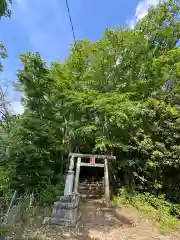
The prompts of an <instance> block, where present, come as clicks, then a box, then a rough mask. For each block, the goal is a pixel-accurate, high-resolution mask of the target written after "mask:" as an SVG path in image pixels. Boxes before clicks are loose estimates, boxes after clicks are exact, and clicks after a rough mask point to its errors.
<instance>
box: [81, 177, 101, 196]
mask: <svg viewBox="0 0 180 240" xmlns="http://www.w3.org/2000/svg"><path fill="white" fill-rule="evenodd" d="M78 192H79V194H80V199H102V198H103V197H104V182H103V180H102V181H96V182H94V181H88V180H85V181H84V182H80V183H79V189H78Z"/></svg>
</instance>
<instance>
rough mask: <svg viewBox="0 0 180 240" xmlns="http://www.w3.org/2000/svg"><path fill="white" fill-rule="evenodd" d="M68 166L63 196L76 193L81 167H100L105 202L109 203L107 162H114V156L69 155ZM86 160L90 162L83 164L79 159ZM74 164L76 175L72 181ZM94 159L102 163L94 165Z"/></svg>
mask: <svg viewBox="0 0 180 240" xmlns="http://www.w3.org/2000/svg"><path fill="white" fill-rule="evenodd" d="M69 157H70V164H69V170H68V174H67V178H66V184H65V188H64V196H67V195H72V194H73V193H75V194H77V193H78V186H79V176H80V168H81V166H86V167H101V168H104V185H105V200H106V202H109V201H110V191H109V172H108V160H115V159H116V157H115V156H108V155H93V154H80V153H70V154H69ZM82 158H83V159H84V158H88V159H90V162H89V163H87V162H83V161H81V159H82ZM76 159H77V162H76V175H75V179H74V170H73V169H74V163H75V160H76ZM95 159H100V160H102V161H103V163H95Z"/></svg>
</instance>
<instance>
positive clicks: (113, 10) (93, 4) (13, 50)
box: [0, 0, 158, 113]
mask: <svg viewBox="0 0 180 240" xmlns="http://www.w3.org/2000/svg"><path fill="white" fill-rule="evenodd" d="M157 3H158V0H142V1H139V0H111V1H110V0H69V6H70V10H71V15H72V20H73V24H74V29H75V34H76V38H77V39H83V38H88V39H90V40H93V41H95V40H97V39H99V38H100V37H101V35H102V33H103V31H104V30H105V29H106V28H107V27H110V26H116V25H119V26H122V25H126V24H128V25H129V26H133V24H134V23H135V21H136V20H137V19H140V18H142V17H143V16H145V14H146V13H147V9H148V6H149V5H151V4H152V5H156V4H157ZM0 41H2V42H3V44H4V46H5V47H6V49H7V51H8V58H7V59H6V60H4V61H3V65H4V72H3V74H2V76H1V79H9V80H10V81H15V80H16V71H17V69H19V68H20V66H21V65H20V61H19V58H18V56H19V54H20V53H24V52H26V51H31V52H40V54H41V56H42V58H43V59H44V60H45V61H46V62H48V63H50V62H51V61H52V60H56V59H58V60H64V59H65V58H66V57H67V55H68V49H69V46H70V44H72V42H73V38H72V33H71V28H70V23H69V19H68V13H67V9H66V4H65V0H13V5H12V16H11V18H10V19H8V18H2V19H1V20H0ZM9 98H10V100H11V101H12V109H13V111H14V112H16V113H20V112H22V110H23V109H22V106H21V104H20V94H19V93H17V92H16V91H14V90H12V89H10V91H9Z"/></svg>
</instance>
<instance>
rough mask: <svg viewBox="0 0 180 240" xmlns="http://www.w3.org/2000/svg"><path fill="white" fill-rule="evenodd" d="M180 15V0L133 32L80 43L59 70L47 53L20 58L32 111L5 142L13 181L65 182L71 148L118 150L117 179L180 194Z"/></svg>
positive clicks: (173, 196) (19, 184) (23, 184)
mask: <svg viewBox="0 0 180 240" xmlns="http://www.w3.org/2000/svg"><path fill="white" fill-rule="evenodd" d="M179 14H180V4H179V1H175V0H169V1H165V2H163V3H162V2H161V3H160V4H159V5H158V6H157V7H156V8H150V9H149V12H148V14H147V16H145V17H144V18H143V19H141V20H140V21H138V22H137V23H136V24H135V26H134V28H133V29H129V28H114V29H107V30H105V32H104V33H103V35H102V38H101V39H100V40H98V41H96V42H91V41H89V40H88V39H84V40H80V41H76V42H75V43H74V45H73V46H72V48H71V51H70V53H69V56H68V58H67V59H66V60H65V61H64V62H63V63H62V62H57V61H55V62H53V63H52V64H51V66H50V67H47V66H46V63H45V62H44V61H43V60H42V59H41V57H40V55H39V53H26V54H22V55H21V56H20V59H21V62H22V65H23V69H22V70H19V71H18V73H17V77H18V81H19V84H20V86H21V89H22V92H23V95H24V97H23V104H24V109H25V111H24V113H23V114H22V115H21V116H19V117H16V118H12V119H11V121H10V122H11V126H12V127H11V130H10V133H9V137H8V138H7V139H6V140H3V141H5V146H4V145H3V144H2V147H5V148H7V149H8V151H6V154H5V156H4V157H3V158H2V159H4V161H5V162H7V163H8V164H9V165H11V166H12V168H13V169H14V170H13V180H12V181H11V186H12V187H14V188H19V189H21V190H25V189H28V190H30V191H31V190H35V191H37V192H39V191H41V189H43V188H44V187H45V186H46V185H47V184H54V183H56V182H57V181H58V178H59V175H58V174H59V173H60V174H63V171H64V169H65V165H66V162H65V161H64V157H65V155H66V154H67V153H68V152H70V151H76V152H77V151H78V152H82V153H89V152H94V153H107V154H111V153H112V154H114V155H116V157H117V165H116V167H114V168H112V175H113V176H114V181H116V183H117V184H118V183H119V182H121V183H122V184H124V185H126V186H128V187H130V188H135V189H141V190H142V189H143V190H144V191H149V192H152V193H154V194H157V193H159V192H161V193H164V194H165V195H166V197H167V198H168V199H170V200H172V201H175V202H178V201H179V200H180V191H179V190H180V189H179V180H180V179H179V178H180V177H179V176H180V147H179V145H180V124H179V123H180V110H179V101H180V85H179V80H180V79H179V78H180V48H179V38H180V19H179ZM7 146H8V147H7Z"/></svg>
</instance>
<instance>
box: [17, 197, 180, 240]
mask: <svg viewBox="0 0 180 240" xmlns="http://www.w3.org/2000/svg"><path fill="white" fill-rule="evenodd" d="M80 210H81V213H82V214H81V218H80V220H79V222H78V223H77V225H76V227H74V228H65V227H60V226H48V225H44V226H43V225H41V224H40V220H39V223H38V221H37V222H36V224H35V223H34V222H32V224H29V226H28V227H26V228H25V229H24V231H23V233H21V235H19V234H18V235H16V239H17V240H20V239H23V240H30V239H31V240H63V239H64V240H73V239H74V240H90V239H91V240H92V239H94V240H110V239H111V240H153V239H156V240H180V232H177V231H176V232H174V233H172V234H171V235H169V236H162V235H161V234H160V233H159V231H158V229H157V228H156V227H155V225H154V224H153V222H152V221H150V220H142V219H140V218H139V216H138V212H137V211H136V210H135V209H134V208H119V207H118V208H117V207H106V206H105V205H103V204H102V202H101V201H98V200H89V201H86V202H84V203H83V204H81V208H80Z"/></svg>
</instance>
